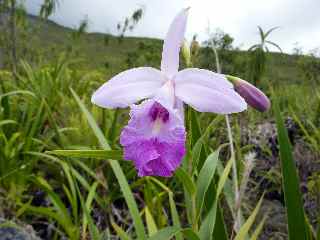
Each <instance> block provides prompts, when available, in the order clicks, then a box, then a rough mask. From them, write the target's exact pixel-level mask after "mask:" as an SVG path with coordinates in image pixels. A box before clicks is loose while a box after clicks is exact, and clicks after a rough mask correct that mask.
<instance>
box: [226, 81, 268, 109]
mask: <svg viewBox="0 0 320 240" xmlns="http://www.w3.org/2000/svg"><path fill="white" fill-rule="evenodd" d="M227 78H228V79H229V80H231V81H232V82H233V84H234V89H235V90H236V92H237V93H238V94H239V95H240V96H241V97H243V98H244V100H245V101H246V102H247V104H248V105H249V106H251V107H253V108H254V109H256V110H258V111H260V112H265V111H267V110H269V108H270V105H271V103H270V100H269V98H268V97H267V96H266V95H265V94H264V93H263V92H262V91H261V90H259V89H258V88H256V87H255V86H253V85H252V84H250V83H248V82H247V81H244V80H242V79H240V78H235V77H231V76H230V77H229V76H227Z"/></svg>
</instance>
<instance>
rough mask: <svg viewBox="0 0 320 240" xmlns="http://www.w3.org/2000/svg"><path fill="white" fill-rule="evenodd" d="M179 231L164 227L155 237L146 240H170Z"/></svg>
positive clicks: (178, 229) (174, 228)
mask: <svg viewBox="0 0 320 240" xmlns="http://www.w3.org/2000/svg"><path fill="white" fill-rule="evenodd" d="M180 231H181V229H180V228H177V227H166V228H163V229H161V230H160V231H158V232H157V233H156V234H155V235H153V236H152V237H150V238H149V239H148V240H170V239H172V238H173V237H174V236H175V235H176V234H177V233H179V232H180Z"/></svg>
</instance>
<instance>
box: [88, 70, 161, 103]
mask: <svg viewBox="0 0 320 240" xmlns="http://www.w3.org/2000/svg"><path fill="white" fill-rule="evenodd" d="M165 81H166V79H165V77H164V75H163V74H162V73H161V72H160V71H159V70H157V69H155V68H151V67H140V68H133V69H130V70H127V71H124V72H121V73H119V74H118V75H116V76H114V77H113V78H111V79H110V80H109V81H108V82H106V83H105V84H103V85H102V86H101V87H100V88H99V89H98V90H97V91H96V92H95V93H94V94H93V95H92V98H91V102H92V103H94V104H96V105H98V106H100V107H105V108H116V107H122V108H123V107H127V106H129V105H131V104H133V103H135V102H137V101H139V100H141V99H144V98H149V97H152V96H153V95H154V94H155V92H156V91H157V90H158V89H160V88H161V86H162V85H163V84H164V83H165Z"/></svg>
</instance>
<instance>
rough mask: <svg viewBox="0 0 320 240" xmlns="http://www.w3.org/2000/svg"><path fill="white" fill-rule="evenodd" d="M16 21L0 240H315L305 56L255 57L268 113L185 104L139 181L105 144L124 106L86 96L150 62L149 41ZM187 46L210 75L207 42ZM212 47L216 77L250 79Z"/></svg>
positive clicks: (314, 87) (241, 57) (309, 76)
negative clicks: (180, 153)
mask: <svg viewBox="0 0 320 240" xmlns="http://www.w3.org/2000/svg"><path fill="white" fill-rule="evenodd" d="M28 22H29V23H31V26H32V27H31V28H26V29H27V30H25V29H23V30H21V32H20V34H21V35H23V34H25V35H24V36H25V38H23V37H21V38H19V41H18V44H19V45H18V46H19V48H18V55H19V60H20V61H19V64H18V71H17V75H16V76H15V75H14V74H13V72H12V71H11V68H10V66H11V62H10V61H11V59H10V58H9V59H6V61H5V62H6V63H7V65H6V66H5V67H4V68H3V69H1V70H0V87H1V88H0V239H1V236H5V234H8V231H16V232H20V233H21V234H24V235H30V234H31V235H33V236H32V239H38V238H36V237H35V236H34V235H37V236H39V237H41V238H42V239H71V240H78V239H81V240H86V239H93V240H96V239H97V240H98V239H99V240H100V239H108V240H109V239H110V240H111V239H121V240H128V239H139V240H140V239H142V240H144V239H148V240H149V239H150V240H155V239H159V240H166V239H168V240H169V239H177V240H182V239H188V240H189V239H190V240H209V239H219V240H220V239H225V240H227V239H235V240H247V239H252V240H254V239H261V240H267V239H290V240H302V239H308V240H309V239H310V240H311V239H319V236H320V230H319V229H320V228H319V227H318V224H319V216H320V215H319V213H320V212H319V211H320V204H319V203H320V194H319V192H320V187H319V186H320V177H319V173H320V164H319V153H320V130H319V129H320V121H319V119H320V95H319V93H320V92H319V76H320V71H319V72H317V70H314V69H317V67H318V65H317V64H319V59H316V58H315V59H314V58H312V57H310V56H303V55H299V56H298V55H288V54H283V53H274V52H270V53H266V59H267V61H266V71H265V73H264V74H263V75H262V77H261V79H260V82H259V86H258V87H259V88H261V89H262V90H263V91H264V92H265V93H266V94H267V95H268V96H269V97H270V99H271V109H270V110H269V111H268V112H265V113H260V112H258V111H256V110H254V109H253V108H249V109H248V110H247V111H246V112H243V113H240V114H232V115H231V116H230V123H231V127H230V128H229V127H228V124H226V119H225V117H224V116H222V115H216V114H209V113H198V112H196V111H195V110H193V109H191V108H190V107H187V108H186V109H185V125H186V129H187V152H186V155H185V157H184V160H183V164H182V166H181V167H180V168H179V169H178V170H177V172H176V173H175V174H174V175H173V177H172V178H161V177H153V176H148V177H143V178H139V177H138V176H137V172H136V170H135V168H134V166H133V164H132V162H129V161H123V152H122V148H121V145H120V143H119V135H120V133H121V131H122V128H123V127H124V126H125V125H126V124H127V122H128V119H129V116H128V112H129V110H128V109H117V110H107V109H102V108H99V107H97V106H95V105H93V104H92V103H91V102H90V98H91V95H92V93H93V92H94V90H96V89H97V88H98V87H99V86H100V85H101V84H102V83H103V82H105V81H107V80H108V79H110V78H111V77H112V76H114V75H115V74H117V73H119V72H121V71H123V70H125V69H129V68H132V67H138V66H154V67H157V68H159V66H160V60H161V51H162V43H163V42H162V41H161V40H157V39H148V38H131V37H125V38H123V39H121V41H120V40H119V37H116V36H111V35H104V34H97V33H90V34H86V33H84V34H82V35H80V36H79V37H74V34H75V30H72V29H68V28H65V27H62V26H59V25H57V24H55V23H53V22H50V21H44V22H43V21H40V20H39V19H38V18H36V17H29V18H28ZM26 39H28V40H26ZM198 50H199V53H198V54H196V55H194V58H193V59H192V60H193V61H192V64H193V66H194V67H199V68H207V69H209V70H213V71H215V70H216V64H215V57H214V53H213V51H212V49H211V48H210V47H206V46H205V45H203V47H201V48H200V49H198ZM218 53H219V56H220V61H221V65H222V72H223V73H225V74H230V75H233V76H239V77H241V78H243V79H246V80H247V81H249V82H251V79H250V71H249V70H250V67H252V65H251V64H252V60H251V57H252V53H251V52H248V51H239V50H237V49H234V48H233V49H231V50H226V49H218ZM311 60H312V61H314V62H312V64H314V65H310V61H311ZM181 62H182V64H180V68H185V67H186V61H185V58H184V56H182V55H181ZM310 66H311V67H312V68H311V67H310ZM306 69H307V70H306ZM314 76H315V77H314ZM228 131H231V133H232V137H230V134H228ZM230 141H233V142H234V148H235V152H233V150H232V149H230V148H229V145H230V144H229V143H230ZM234 165H236V166H237V167H238V168H237V169H236V172H233V169H232V166H234ZM234 176H236V177H234ZM235 179H236V182H237V184H236V183H235ZM235 186H236V187H237V188H239V190H240V193H241V194H240V195H239V196H238V197H236V196H235V191H234V188H235ZM304 214H306V215H304ZM305 216H306V218H305ZM306 219H308V221H306ZM12 226H13V227H12ZM8 228H9V229H11V230H8ZM12 228H13V229H14V230H12ZM30 232H31V233H30ZM10 234H11V233H10ZM26 239H27V238H26Z"/></svg>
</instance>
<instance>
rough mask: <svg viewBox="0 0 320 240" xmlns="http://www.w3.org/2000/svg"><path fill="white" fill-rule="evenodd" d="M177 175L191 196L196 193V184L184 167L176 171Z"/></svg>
mask: <svg viewBox="0 0 320 240" xmlns="http://www.w3.org/2000/svg"><path fill="white" fill-rule="evenodd" d="M175 177H176V178H177V179H178V180H179V182H180V183H181V184H182V185H183V186H184V187H185V188H186V190H187V191H188V193H189V194H190V195H191V196H192V195H193V194H195V192H196V185H195V184H194V182H193V180H192V178H191V177H190V175H189V174H188V173H187V172H186V171H185V170H184V169H183V168H179V169H177V171H176V172H175Z"/></svg>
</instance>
